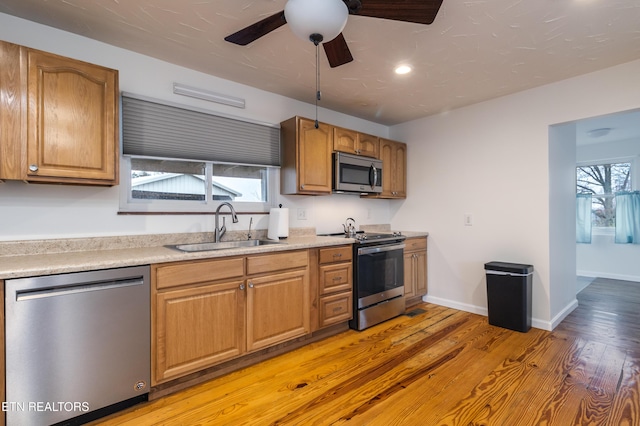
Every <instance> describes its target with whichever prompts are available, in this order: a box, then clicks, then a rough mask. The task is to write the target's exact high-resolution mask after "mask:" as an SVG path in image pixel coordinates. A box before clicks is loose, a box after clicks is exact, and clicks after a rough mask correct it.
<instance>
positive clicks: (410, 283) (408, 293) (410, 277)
mask: <svg viewBox="0 0 640 426" xmlns="http://www.w3.org/2000/svg"><path fill="white" fill-rule="evenodd" d="M415 295H416V274H415V267H414V255H413V253H405V254H404V297H405V298H409V297H413V296H415Z"/></svg>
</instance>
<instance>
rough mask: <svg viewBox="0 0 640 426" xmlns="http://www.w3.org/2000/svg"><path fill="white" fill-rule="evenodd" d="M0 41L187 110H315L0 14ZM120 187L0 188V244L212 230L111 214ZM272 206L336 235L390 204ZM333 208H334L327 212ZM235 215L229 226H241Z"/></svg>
mask: <svg viewBox="0 0 640 426" xmlns="http://www.w3.org/2000/svg"><path fill="white" fill-rule="evenodd" d="M0 40H5V41H8V42H12V43H16V44H21V45H24V46H28V47H32V48H35V49H40V50H44V51H48V52H52V53H57V54H60V55H64V56H68V57H72V58H76V59H80V60H84V61H87V62H92V63H96V64H100V65H103V66H107V67H111V68H115V69H118V70H119V72H120V90H122V91H125V92H131V93H135V94H139V95H144V96H150V97H154V98H158V99H162V100H166V101H170V102H174V103H180V104H187V105H193V106H196V107H199V108H204V109H208V110H211V111H214V112H216V113H221V114H224V115H234V116H237V117H242V118H247V119H251V120H257V121H261V122H266V123H272V124H277V123H280V122H281V121H283V120H285V119H287V118H290V117H292V116H294V115H302V116H307V117H314V116H315V107H314V105H312V104H307V103H303V102H299V101H295V100H293V99H289V98H285V97H282V96H279V95H275V94H273V93H269V92H265V91H262V90H258V89H255V88H252V87H249V86H246V85H241V84H237V83H234V82H231V81H228V80H223V79H220V78H217V77H213V76H210V75H206V74H203V73H199V72H196V71H193V70H189V69H186V68H182V67H179V66H176V65H173V64H169V63H166V62H162V61H158V60H156V59H153V58H150V57H147V56H143V55H140V54H137V53H134V52H131V51H127V50H123V49H120V48H116V47H113V46H109V45H106V44H104V43H100V42H97V41H94V40H90V39H87V38H84V37H80V36H77V35H74V34H71V33H67V32H64V31H59V30H55V29H53V28H51V27H47V26H44V25H40V24H36V23H33V22H30V21H26V20H23V19H18V18H14V17H12V16H9V15H5V14H0ZM174 81H176V82H182V83H187V84H189V85H192V86H196V87H202V88H207V89H209V90H213V91H215V92H219V93H224V94H229V95H233V96H238V97H241V98H244V99H246V109H238V108H233V107H228V106H224V105H218V104H213V103H210V102H206V101H200V100H197V99H192V98H187V97H183V96H179V95H174V94H173V93H172V84H173V82H174ZM319 119H320V120H321V121H324V122H327V123H331V124H335V125H339V126H344V127H347V128H351V129H355V130H359V131H362V132H366V133H370V134H374V135H378V136H383V137H387V136H388V128H387V127H386V126H383V125H380V124H377V123H373V122H370V121H366V120H362V119H359V118H355V117H351V116H348V115H345V114H340V113H336V112H334V111H330V110H326V109H320V111H319ZM119 190H120V187H113V188H93V187H78V186H60V185H28V184H25V183H22V182H7V183H4V184H0V240H4V241H8V240H21V239H38V238H69V237H84V236H102V235H131V234H147V233H179V232H202V231H209V232H210V231H212V230H213V218H212V216H210V215H187V216H130V215H129V216H127V215H118V206H119V198H118V191H119ZM277 202H278V203H282V204H284V205H285V206H286V207H289V208H291V209H292V214H291V215H290V225H291V226H292V227H316V228H318V230H319V232H330V231H331V230H339V229H341V228H340V224H341V223H343V222H344V220H345V218H347V217H349V216H351V217H353V218H355V219H356V222H357V224H358V225H361V224H372V223H389V221H390V217H389V208H388V206H389V202H388V201H385V200H360V199H359V198H358V197H354V196H345V195H331V196H325V197H302V196H287V197H280V198H279V199H278V200H277ZM335 206H339V208H334V207H335ZM298 207H301V208H306V209H308V212H307V217H308V219H307V220H304V221H298V220H297V219H296V211H297V210H296V209H297V208H298ZM254 220H257V226H258V228H263V229H265V228H266V227H267V225H268V218H267V216H266V215H262V216H259V217H258V216H257V217H255V219H254ZM248 222H249V217H248V216H242V217H241V221H240V223H238V224H235V225H231V224H229V226H228V228H229V229H238V230H241V229H247V228H248Z"/></svg>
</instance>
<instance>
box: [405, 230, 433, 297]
mask: <svg viewBox="0 0 640 426" xmlns="http://www.w3.org/2000/svg"><path fill="white" fill-rule="evenodd" d="M425 294H427V238H426V237H420V238H407V239H406V240H405V249H404V297H405V301H406V305H407V306H411V305H414V304H416V303H418V302H420V301H421V299H422V296H424V295H425Z"/></svg>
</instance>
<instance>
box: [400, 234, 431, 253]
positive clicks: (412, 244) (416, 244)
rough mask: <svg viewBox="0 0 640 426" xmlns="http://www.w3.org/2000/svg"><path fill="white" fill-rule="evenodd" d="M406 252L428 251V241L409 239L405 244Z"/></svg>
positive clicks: (424, 239)
mask: <svg viewBox="0 0 640 426" xmlns="http://www.w3.org/2000/svg"><path fill="white" fill-rule="evenodd" d="M404 244H405V246H404V251H413V250H426V249H427V239H426V238H423V237H421V238H407V239H406V240H405V242H404Z"/></svg>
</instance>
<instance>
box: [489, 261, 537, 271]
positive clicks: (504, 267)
mask: <svg viewBox="0 0 640 426" xmlns="http://www.w3.org/2000/svg"><path fill="white" fill-rule="evenodd" d="M484 269H486V270H487V271H499V272H512V273H514V274H530V273H532V272H533V265H524V264H522V263H509V262H489V263H485V264H484Z"/></svg>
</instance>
